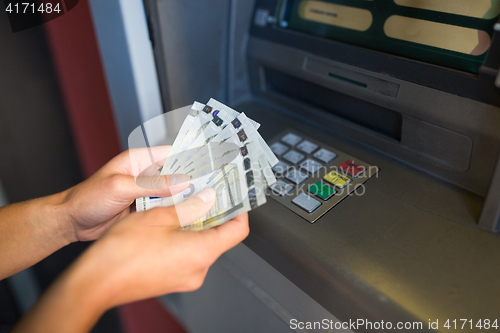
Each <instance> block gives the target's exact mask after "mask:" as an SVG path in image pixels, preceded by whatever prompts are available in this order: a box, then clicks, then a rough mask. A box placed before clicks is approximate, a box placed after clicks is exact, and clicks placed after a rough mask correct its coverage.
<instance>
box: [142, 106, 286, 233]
mask: <svg viewBox="0 0 500 333" xmlns="http://www.w3.org/2000/svg"><path fill="white" fill-rule="evenodd" d="M259 127H260V124H259V123H257V122H255V121H253V120H252V119H250V118H248V117H247V116H246V115H245V114H244V113H239V112H237V111H235V110H233V109H231V108H229V107H228V106H226V105H224V104H222V103H220V102H218V101H216V100H214V99H211V100H210V101H209V102H208V103H207V104H206V105H205V104H201V103H198V102H195V103H194V104H193V106H192V107H191V110H190V112H189V115H188V116H187V117H186V119H185V120H184V122H183V124H182V126H181V128H180V130H179V133H178V135H177V137H176V139H175V141H174V143H173V145H172V147H171V149H170V151H169V153H168V156H166V159H165V162H164V164H163V167H162V168H161V174H162V175H168V174H186V175H189V176H190V178H191V183H190V186H189V188H188V189H186V190H185V191H184V192H182V193H179V194H176V195H174V196H172V197H166V198H156V197H155V198H153V197H143V198H139V199H137V201H136V206H137V211H142V210H147V209H151V208H153V207H158V206H172V205H175V204H177V203H179V202H181V201H183V200H185V199H186V198H188V197H190V196H191V195H193V194H195V193H197V192H199V191H201V190H203V189H205V188H208V187H210V188H213V189H214V190H215V191H216V201H215V204H214V205H213V207H212V208H211V210H210V211H209V212H208V213H207V214H206V215H205V216H203V217H202V218H200V219H199V220H197V221H195V222H194V223H192V224H189V225H185V224H187V223H184V222H183V221H182V220H181V221H180V222H181V225H183V226H184V229H189V230H202V229H207V228H211V227H215V226H217V225H220V224H222V223H224V222H227V221H229V220H230V219H232V218H234V217H236V216H237V215H239V214H242V213H244V212H247V211H249V210H251V209H254V208H256V207H258V206H260V205H263V204H264V203H265V202H266V196H265V189H266V188H267V186H269V185H271V184H273V183H275V182H276V178H275V177H274V173H273V172H272V170H271V168H272V167H273V166H274V165H276V164H277V163H278V159H277V158H276V156H275V155H274V154H273V152H272V151H271V149H270V148H269V146H268V145H267V144H266V142H265V141H264V139H263V138H262V137H261V136H260V134H259V132H258V131H257V130H258V128H259ZM179 218H182V217H180V216H179ZM189 222H191V221H189Z"/></svg>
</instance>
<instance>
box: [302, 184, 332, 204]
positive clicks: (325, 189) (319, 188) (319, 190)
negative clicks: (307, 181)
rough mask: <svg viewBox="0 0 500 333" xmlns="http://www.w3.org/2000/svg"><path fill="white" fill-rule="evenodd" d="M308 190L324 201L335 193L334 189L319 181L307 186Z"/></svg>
mask: <svg viewBox="0 0 500 333" xmlns="http://www.w3.org/2000/svg"><path fill="white" fill-rule="evenodd" d="M308 190H309V192H311V193H312V194H314V195H317V196H318V197H320V198H321V199H323V200H325V201H326V200H328V199H330V198H331V196H332V195H334V194H335V190H334V189H333V188H331V187H330V186H328V185H325V184H323V183H322V182H319V181H318V182H316V183H314V184H312V185H311V186H309V189H308Z"/></svg>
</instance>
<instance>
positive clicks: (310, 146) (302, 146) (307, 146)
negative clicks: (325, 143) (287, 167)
mask: <svg viewBox="0 0 500 333" xmlns="http://www.w3.org/2000/svg"><path fill="white" fill-rule="evenodd" d="M297 149H298V150H300V151H302V152H304V153H306V154H312V153H313V152H314V151H315V150H316V149H318V145H317V144H315V143H312V142H311V141H308V140H304V141H302V142H301V143H299V144H298V145H297Z"/></svg>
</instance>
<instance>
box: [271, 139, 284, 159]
mask: <svg viewBox="0 0 500 333" xmlns="http://www.w3.org/2000/svg"><path fill="white" fill-rule="evenodd" d="M269 148H271V150H272V151H273V153H274V155H276V156H278V157H279V156H281V155H283V154H284V153H286V152H287V151H288V149H289V148H288V146H287V145H284V144H282V143H280V142H275V143H273V144H272V145H271V146H270V147H269Z"/></svg>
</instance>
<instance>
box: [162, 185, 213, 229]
mask: <svg viewBox="0 0 500 333" xmlns="http://www.w3.org/2000/svg"><path fill="white" fill-rule="evenodd" d="M214 203H215V191H214V190H213V189H211V188H207V189H204V190H203V191H200V192H198V193H197V194H195V195H192V196H191V197H189V198H188V199H186V200H184V201H183V202H181V203H179V204H176V205H175V206H173V207H169V208H170V209H172V210H173V211H174V212H175V214H176V215H177V221H178V223H179V226H180V227H184V226H186V225H188V224H191V223H193V222H194V221H196V220H198V219H199V218H201V217H202V216H203V215H205V214H206V213H208V211H209V210H210V208H212V206H213V204H214Z"/></svg>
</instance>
